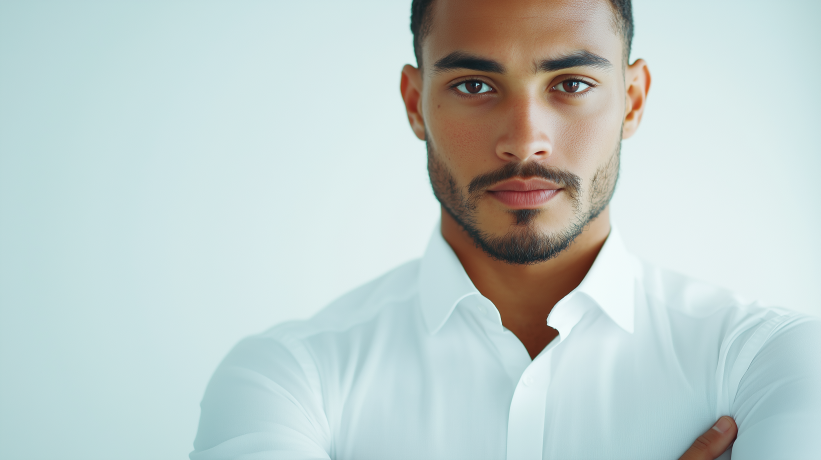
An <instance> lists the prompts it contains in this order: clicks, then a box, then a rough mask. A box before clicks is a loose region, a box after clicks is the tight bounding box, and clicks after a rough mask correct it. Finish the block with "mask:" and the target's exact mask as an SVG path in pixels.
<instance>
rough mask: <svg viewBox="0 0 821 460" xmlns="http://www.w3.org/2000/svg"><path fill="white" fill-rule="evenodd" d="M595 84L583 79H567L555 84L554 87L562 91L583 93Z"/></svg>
mask: <svg viewBox="0 0 821 460" xmlns="http://www.w3.org/2000/svg"><path fill="white" fill-rule="evenodd" d="M592 87H593V85H591V84H589V83H586V82H583V81H581V80H573V79H570V80H565V81H563V82H561V83H559V84H558V85H556V86H554V87H553V89H554V90H556V91H559V92H561V93H582V92H584V91H586V90H587V89H588V88H592Z"/></svg>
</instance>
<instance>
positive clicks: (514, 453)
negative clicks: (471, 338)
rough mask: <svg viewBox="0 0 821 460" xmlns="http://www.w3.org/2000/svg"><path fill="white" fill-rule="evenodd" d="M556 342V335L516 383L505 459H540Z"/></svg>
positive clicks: (557, 341) (557, 339)
mask: <svg viewBox="0 0 821 460" xmlns="http://www.w3.org/2000/svg"><path fill="white" fill-rule="evenodd" d="M558 343H559V338H558V337H557V338H556V339H554V342H551V343H550V344H549V345H548V346H547V348H545V349H544V350H543V351H542V352H541V353H540V354H539V355H538V356H536V359H535V360H533V362H532V363H531V364H530V366H528V368H527V370H525V372H524V373H523V374H522V377H521V378H520V379H519V384H518V385H516V390H515V391H514V393H513V400H512V401H511V403H510V414H509V416H508V430H507V458H508V459H510V460H541V458H542V450H543V447H544V422H545V406H546V403H547V390H548V387H549V385H550V368H551V362H552V356H553V351H554V350H555V347H556V345H557V344H558Z"/></svg>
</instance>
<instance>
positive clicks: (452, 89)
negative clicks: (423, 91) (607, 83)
mask: <svg viewBox="0 0 821 460" xmlns="http://www.w3.org/2000/svg"><path fill="white" fill-rule="evenodd" d="M568 81H577V82H579V83H584V84H585V85H587V86H589V87H590V88H589V89H586V90H584V92H581V93H567V92H564V91H556V92H558V93H562V94H563V95H564V96H565V97H573V98H580V97H584V96H586V95H587V93H589V92H590V91H592V90H593V89H595V88H596V87H597V86H599V85H597V84H595V83H593V82H590V81H588V80H585V79H583V78H575V77H570V78H566V79H564V80H562V81H560V82H558V83H556V84H555V85H553V86H551V87H550V91H553V88H555V87H557V86H559V85H561V84H562V83H565V82H568ZM467 82H479V83H482V84H485V85H488V86H490V87H491V88H492V89H493V92H489V93H481V94H465V93H463V92H461V91H459V90H457V89H456V88H457V87H458V86H459V85H461V84H462V83H467ZM450 89H451V91H453V92H454V93H456V95H457V96H459V97H464V98H468V99H473V98H476V97H485V96H487V95H489V94H493V93H495V92H496V89H495V88H493V85H491V84H489V83H488V82H486V81H484V80H481V79H478V78H465V79H462V80H458V81H456V82H454V83H452V84H451V85H450Z"/></svg>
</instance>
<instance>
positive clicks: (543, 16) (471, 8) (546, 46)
mask: <svg viewBox="0 0 821 460" xmlns="http://www.w3.org/2000/svg"><path fill="white" fill-rule="evenodd" d="M429 14H430V16H429V18H430V19H429V20H430V21H431V23H430V29H429V30H430V32H429V34H428V36H427V37H426V38H425V40H424V41H423V48H422V55H423V61H424V62H436V60H438V59H440V58H442V57H443V56H446V55H447V54H449V53H451V52H453V51H456V50H459V51H466V52H469V53H475V54H478V55H481V56H485V57H489V58H492V59H497V60H499V61H502V62H508V63H515V62H516V61H521V62H522V64H525V61H527V64H528V65H529V63H530V62H531V61H532V60H533V59H543V58H545V57H549V56H551V55H560V54H562V53H567V52H573V51H577V50H587V51H590V52H593V53H595V54H598V55H600V56H603V57H606V58H608V59H610V60H611V62H613V63H615V62H619V56H621V52H622V46H623V45H622V38H621V35H620V33H619V31H618V28H617V25H616V24H617V23H616V21H615V12H614V11H613V9H612V7H611V6H610V2H609V1H608V0H434V2H433V4H432V5H431V11H429Z"/></svg>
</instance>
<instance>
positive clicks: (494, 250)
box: [425, 136, 621, 265]
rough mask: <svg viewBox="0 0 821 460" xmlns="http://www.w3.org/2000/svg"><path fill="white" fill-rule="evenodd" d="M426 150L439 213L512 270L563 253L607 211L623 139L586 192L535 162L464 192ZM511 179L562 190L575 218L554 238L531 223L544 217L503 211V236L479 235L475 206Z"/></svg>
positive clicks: (484, 178) (571, 177) (569, 177)
mask: <svg viewBox="0 0 821 460" xmlns="http://www.w3.org/2000/svg"><path fill="white" fill-rule="evenodd" d="M427 139H430V136H427ZM425 144H426V146H427V151H428V175H429V176H430V183H431V187H432V188H433V194H434V196H435V197H436V199H437V200H439V203H440V204H441V205H442V208H443V209H444V210H445V211H446V212H447V213H448V214H450V216H451V217H453V219H454V220H455V221H456V222H457V223H458V224H459V225H460V226H461V227H462V228H463V229H464V230H465V231H466V232H467V233H468V235H469V236H470V237H471V238H472V239H473V242H474V244H475V245H476V247H478V248H480V249H482V250H483V251H484V252H485V253H486V254H487V255H489V256H490V257H492V258H493V259H495V260H500V261H502V262H505V263H508V264H512V265H532V264H537V263H539V262H544V261H546V260H550V259H552V258H554V257H556V256H558V255H559V254H560V253H561V252H562V251H564V250H565V249H567V248H568V247H569V246H570V245H571V244H572V243H573V241H574V240H575V239H576V237H578V236H579V235H581V233H582V232H583V231H584V229H585V227H587V225H588V224H589V223H590V222H591V221H592V220H593V219H595V218H596V217H598V216H599V214H601V213H602V211H604V209H605V208H607V205H608V204H609V203H610V200H611V198H613V193H614V192H615V190H616V182H617V181H618V177H619V161H620V155H621V153H620V152H621V136H619V141H618V142H617V143H616V148H615V149H614V150H613V153H612V154H611V155H610V157H609V158H608V160H607V161H605V162H604V164H602V165H600V166H599V168H598V169H597V170H596V172H595V174H594V175H593V178H592V179H591V180H590V186H589V187H588V188H587V190H584V189H583V187H582V185H583V182H582V180H581V178H580V177H579V176H577V175H575V174H573V173H571V172H569V171H564V170H561V169H559V168H555V167H552V166H545V165H543V164H541V163H539V162H536V161H526V162H524V163H518V162H517V163H508V164H506V165H505V166H503V167H502V168H500V169H497V170H495V171H491V172H490V173H487V174H482V175H480V176H477V177H476V178H474V179H473V180H471V181H470V184H468V186H467V188H466V190H463V189H462V188H460V187H459V185H458V184H457V183H456V179H455V178H454V176H453V174H452V173H451V172H450V170H449V169H448V166H447V165H446V164H445V163H444V162H443V161H442V159H441V158H439V156H438V154H437V153H436V151H435V149H434V147H433V146H432V145H431V144H432V143H431V142H430V141H429V140H428V141H427V142H426V143H425ZM514 177H521V178H523V179H524V178H530V177H540V178H543V179H547V180H550V181H552V182H554V183H556V184H557V185H559V186H560V187H562V188H563V189H564V190H563V191H564V192H566V194H567V195H568V197H569V198H570V201H571V205H572V208H573V217H572V218H571V221H570V222H569V223H568V224H567V226H566V227H565V228H563V229H562V230H559V231H556V232H541V231H539V230H538V229H537V228H536V225H535V220H536V218H537V217H538V216H539V215H540V214H541V213H543V212H546V211H544V210H542V209H513V210H508V211H507V212H508V213H509V214H510V215H511V216H512V220H513V224H512V225H511V226H510V229H509V230H508V232H507V233H505V234H504V235H501V236H499V235H491V234H488V233H487V232H484V231H482V230H481V229H480V228H479V224H478V221H477V218H476V217H477V216H476V214H477V208H478V204H479V201H480V200H481V198H482V197H483V196H484V195H485V193H486V191H487V189H488V188H490V187H491V186H493V185H494V184H496V183H499V182H501V181H503V180H507V179H510V178H514ZM585 205H586V206H585Z"/></svg>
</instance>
